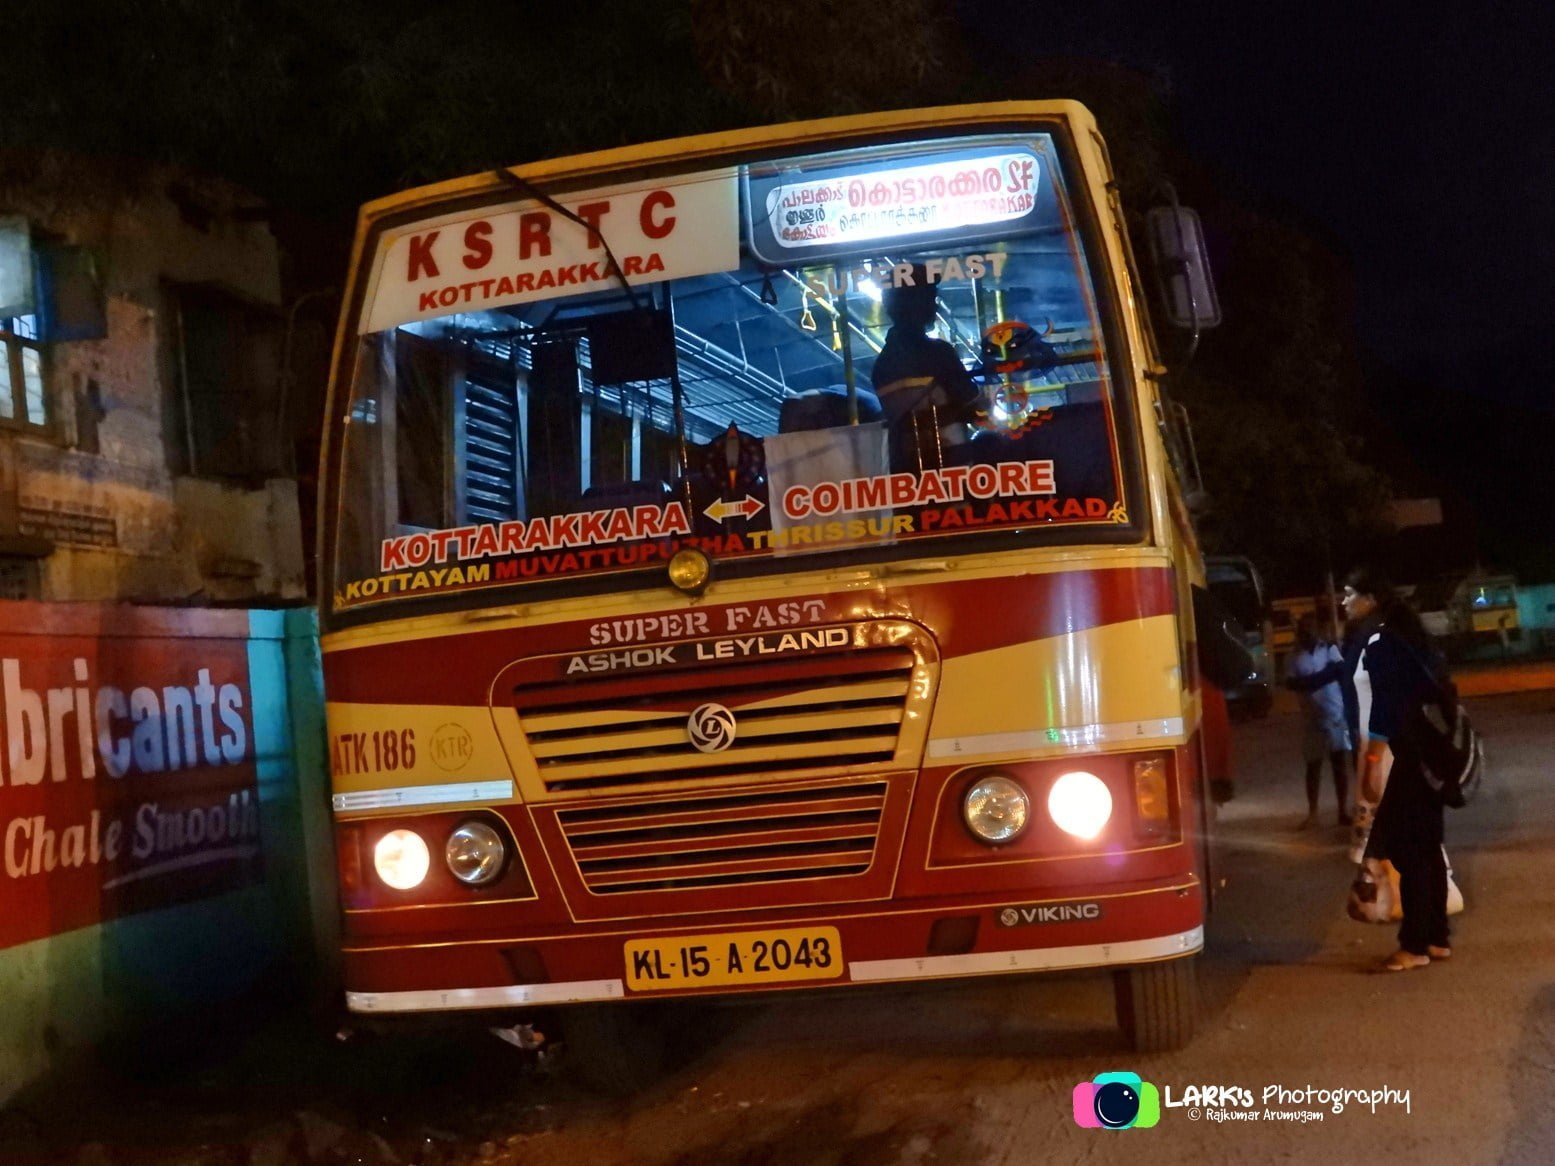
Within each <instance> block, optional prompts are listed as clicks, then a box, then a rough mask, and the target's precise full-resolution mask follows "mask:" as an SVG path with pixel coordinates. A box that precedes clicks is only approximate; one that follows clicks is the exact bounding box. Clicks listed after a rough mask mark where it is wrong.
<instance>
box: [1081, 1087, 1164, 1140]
mask: <svg viewBox="0 0 1555 1166" xmlns="http://www.w3.org/2000/svg"><path fill="white" fill-rule="evenodd" d="M1160 1120H1161V1093H1160V1090H1158V1089H1157V1088H1156V1087H1155V1086H1154V1085H1152V1084H1150V1082H1148V1081H1141V1080H1140V1079H1139V1074H1138V1073H1098V1074H1097V1075H1096V1079H1095V1080H1093V1081H1082V1082H1081V1083H1080V1084H1078V1085H1076V1086H1075V1087H1074V1124H1075V1125H1077V1126H1083V1127H1084V1128H1085V1129H1088V1130H1131V1129H1135V1128H1138V1129H1149V1128H1150V1127H1151V1126H1153V1125H1155V1124H1156V1123H1157V1122H1159V1121H1160Z"/></svg>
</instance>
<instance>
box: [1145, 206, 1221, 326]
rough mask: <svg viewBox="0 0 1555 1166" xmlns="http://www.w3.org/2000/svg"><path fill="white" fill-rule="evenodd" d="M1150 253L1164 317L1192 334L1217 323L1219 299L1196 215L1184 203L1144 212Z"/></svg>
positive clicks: (1218, 319)
mask: <svg viewBox="0 0 1555 1166" xmlns="http://www.w3.org/2000/svg"><path fill="white" fill-rule="evenodd" d="M1146 227H1147V231H1146V233H1147V235H1148V237H1149V241H1150V257H1151V260H1152V266H1153V267H1154V268H1155V273H1156V279H1157V280H1158V281H1159V284H1160V288H1161V301H1162V303H1163V304H1164V305H1165V306H1166V318H1167V319H1168V320H1169V321H1170V322H1171V324H1172V326H1173V327H1174V328H1186V329H1191V330H1192V331H1193V332H1194V333H1195V334H1196V333H1198V332H1199V331H1201V330H1203V329H1205V328H1213V327H1215V325H1217V324H1219V323H1220V300H1219V298H1218V297H1217V296H1216V295H1215V281H1214V279H1213V278H1212V277H1211V275H1210V270H1209V257H1208V256H1207V255H1206V254H1205V252H1204V232H1203V229H1202V228H1201V227H1200V226H1199V216H1198V214H1197V213H1195V212H1194V211H1192V210H1190V209H1189V208H1188V207H1185V206H1176V205H1173V206H1159V207H1155V208H1154V209H1152V210H1151V211H1150V212H1149V214H1148V215H1147V216H1146Z"/></svg>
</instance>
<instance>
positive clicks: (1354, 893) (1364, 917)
mask: <svg viewBox="0 0 1555 1166" xmlns="http://www.w3.org/2000/svg"><path fill="white" fill-rule="evenodd" d="M1442 860H1443V861H1444V862H1447V848H1446V847H1443V848H1442ZM1345 911H1346V913H1347V914H1348V915H1349V916H1350V918H1351V919H1354V920H1355V921H1356V922H1357V923H1397V922H1398V921H1399V920H1400V919H1402V918H1403V917H1404V906H1403V900H1402V898H1401V897H1400V896H1399V893H1398V871H1397V870H1396V869H1394V866H1393V864H1392V863H1391V862H1389V861H1388V860H1387V859H1385V858H1382V859H1377V858H1368V859H1366V861H1364V862H1362V863H1361V864H1360V867H1359V868H1358V869H1357V870H1356V872H1355V881H1354V882H1353V883H1351V884H1350V897H1349V900H1348V901H1347V902H1346V904H1345ZM1462 911H1463V892H1462V891H1460V890H1459V889H1458V883H1457V880H1456V879H1454V878H1453V876H1452V863H1451V862H1447V914H1449V915H1458V914H1461V913H1462Z"/></svg>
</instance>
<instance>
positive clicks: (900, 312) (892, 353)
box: [871, 264, 981, 471]
mask: <svg viewBox="0 0 1555 1166" xmlns="http://www.w3.org/2000/svg"><path fill="white" fill-rule="evenodd" d="M912 280H913V281H912V282H911V283H903V284H901V285H900V286H897V287H888V288H887V289H886V290H885V292H884V294H883V296H882V302H883V303H884V305H885V310H886V314H887V315H888V316H890V317H891V330H890V331H889V332H887V333H886V338H885V344H884V345H883V346H882V347H881V349H880V355H879V356H877V357H876V358H875V367H874V371H873V373H872V374H871V379H872V381H873V383H874V387H875V392H876V394H877V395H878V396H879V397H880V406H881V408H882V409H883V410H884V411H885V418H886V424H887V428H888V430H889V433H890V447H891V468H892V469H893V470H896V471H906V470H922V469H928V468H938V467H940V466H943V465H944V464H945V454H946V451H947V449H951V448H955V447H958V446H962V445H965V444H966V443H967V441H968V440H969V439H970V434H969V431H968V422H970V421H971V420H972V419H973V417H974V416H975V415H976V408H977V403H978V401H979V400H980V398H981V394H980V393H979V391H978V388H977V385H976V384H975V383H974V382H973V380H972V375H971V373H969V372H967V370H966V367H965V366H964V365H962V363H961V358H960V357H958V356H957V355H956V350H955V348H954V347H952V346H951V345H950V344H949V343H947V342H946V341H944V340H935V339H933V338H931V337H930V336H929V335H928V331H929V329H930V327H931V326H932V325H933V324H934V319H935V313H936V311H937V307H938V303H939V297H938V295H937V294H936V292H935V289H934V285H933V284H932V283H930V282H929V277H928V272H927V271H926V270H925V269H924V267H923V265H922V264H918V265H915V266H914V267H913V270H912Z"/></svg>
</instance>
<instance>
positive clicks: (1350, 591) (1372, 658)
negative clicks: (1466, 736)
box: [1344, 568, 1452, 972]
mask: <svg viewBox="0 0 1555 1166" xmlns="http://www.w3.org/2000/svg"><path fill="white" fill-rule="evenodd" d="M1344 602H1345V610H1346V612H1347V613H1348V614H1349V615H1350V617H1351V618H1352V619H1356V620H1367V619H1372V618H1375V619H1377V620H1378V621H1379V622H1378V623H1377V630H1376V632H1375V633H1374V634H1373V635H1372V636H1371V637H1370V638H1369V639H1368V640H1367V642H1366V649H1365V656H1364V657H1363V664H1364V667H1365V670H1366V673H1367V676H1368V678H1369V680H1370V682H1371V711H1370V715H1369V716H1368V718H1367V730H1368V737H1369V740H1368V743H1367V746H1366V753H1365V756H1364V757H1363V758H1362V762H1361V764H1362V766H1363V768H1362V771H1361V789H1362V793H1363V796H1364V797H1365V798H1366V800H1367V801H1369V802H1374V803H1376V804H1377V816H1376V819H1375V821H1374V822H1373V823H1372V828H1371V836H1370V838H1369V839H1368V840H1367V843H1366V857H1367V858H1368V859H1371V858H1375V859H1386V860H1388V861H1389V862H1391V863H1392V864H1393V866H1394V868H1395V869H1397V871H1398V875H1399V899H1400V901H1401V904H1402V907H1403V916H1404V917H1403V920H1402V922H1401V923H1400V924H1399V929H1398V950H1397V951H1395V952H1394V953H1393V954H1392V955H1390V956H1389V957H1388V958H1387V959H1386V960H1385V961H1384V962H1383V965H1382V967H1383V968H1384V969H1385V970H1387V971H1390V972H1407V971H1412V970H1414V969H1416V968H1423V967H1426V966H1427V965H1428V964H1430V962H1431V961H1432V960H1433V959H1436V960H1441V959H1447V958H1448V957H1449V956H1451V955H1452V948H1451V946H1449V940H1448V930H1447V880H1448V875H1447V855H1446V852H1445V851H1444V850H1443V849H1442V826H1443V823H1442V799H1441V795H1440V794H1438V793H1437V792H1436V791H1434V790H1432V789H1431V787H1430V786H1429V785H1428V784H1427V783H1426V779H1425V771H1424V769H1423V767H1422V765H1421V760H1420V753H1419V749H1418V747H1417V745H1416V743H1415V741H1414V739H1413V736H1412V733H1411V724H1412V723H1413V720H1414V718H1416V717H1418V716H1419V710H1420V707H1421V705H1422V704H1423V703H1425V702H1426V701H1428V700H1430V699H1431V698H1432V697H1433V696H1434V694H1435V693H1436V692H1437V691H1438V689H1439V686H1440V684H1441V681H1442V679H1443V676H1442V673H1443V668H1442V665H1441V663H1440V661H1439V659H1438V658H1437V656H1436V653H1435V651H1434V650H1433V649H1432V647H1431V643H1430V640H1429V638H1428V637H1427V636H1426V633H1425V629H1424V628H1423V627H1421V625H1420V617H1419V616H1417V615H1416V614H1415V613H1414V611H1412V610H1411V609H1410V607H1409V605H1408V604H1406V603H1405V602H1404V601H1403V600H1402V599H1400V598H1399V596H1398V594H1397V593H1396V592H1395V591H1394V590H1393V588H1392V587H1391V586H1390V585H1389V584H1388V583H1387V581H1386V580H1384V579H1383V578H1382V577H1381V576H1380V575H1378V574H1376V573H1375V572H1373V571H1368V570H1366V569H1364V568H1363V569H1359V570H1356V571H1354V572H1352V573H1351V575H1350V578H1349V579H1348V580H1347V581H1346V584H1345V589H1344Z"/></svg>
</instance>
